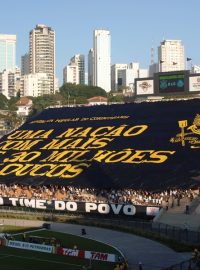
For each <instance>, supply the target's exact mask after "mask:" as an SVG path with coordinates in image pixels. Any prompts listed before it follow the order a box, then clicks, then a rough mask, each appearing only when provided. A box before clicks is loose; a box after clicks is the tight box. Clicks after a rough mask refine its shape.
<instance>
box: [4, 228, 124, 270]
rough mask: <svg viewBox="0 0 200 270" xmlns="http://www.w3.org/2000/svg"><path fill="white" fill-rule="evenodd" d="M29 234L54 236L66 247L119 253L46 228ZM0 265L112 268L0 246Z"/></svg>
mask: <svg viewBox="0 0 200 270" xmlns="http://www.w3.org/2000/svg"><path fill="white" fill-rule="evenodd" d="M26 235H27V236H28V235H29V233H28V232H27V233H26ZM30 235H37V236H43V237H55V238H56V239H59V240H60V241H61V243H62V245H63V246H65V247H67V248H73V246H74V245H76V246H77V248H78V249H84V250H92V251H101V252H107V253H114V254H118V255H120V254H119V252H118V251H117V250H116V249H114V248H113V247H110V246H107V245H105V244H103V243H99V242H97V241H93V240H89V239H86V238H83V237H79V236H73V235H69V234H64V233H57V232H52V231H48V230H44V231H38V232H32V233H30ZM15 240H22V235H17V236H15ZM0 265H1V269H2V270H13V269H14V270H18V269H19V270H25V269H26V270H29V269H30V270H32V269H36V270H51V269H52V270H55V269H58V270H64V269H65V270H79V269H93V270H113V266H114V264H113V263H106V262H100V261H91V262H90V261H89V260H83V259H79V258H75V257H67V256H60V255H54V254H46V253H41V252H34V251H29V250H22V249H15V248H9V247H0ZM84 267H85V268H84Z"/></svg>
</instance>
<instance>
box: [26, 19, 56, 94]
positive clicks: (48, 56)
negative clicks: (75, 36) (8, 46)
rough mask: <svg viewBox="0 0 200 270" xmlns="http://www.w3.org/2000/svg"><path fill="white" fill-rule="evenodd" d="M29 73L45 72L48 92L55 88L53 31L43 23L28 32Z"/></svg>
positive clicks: (50, 92)
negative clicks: (47, 79) (47, 80)
mask: <svg viewBox="0 0 200 270" xmlns="http://www.w3.org/2000/svg"><path fill="white" fill-rule="evenodd" d="M29 59H30V73H33V74H35V73H46V74H47V76H48V78H49V82H50V88H49V94H52V93H54V88H55V31H54V30H53V29H52V28H51V27H48V26H46V25H44V24H38V25H36V28H34V29H33V30H32V31H31V32H30V34H29Z"/></svg>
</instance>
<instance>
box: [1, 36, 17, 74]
mask: <svg viewBox="0 0 200 270" xmlns="http://www.w3.org/2000/svg"><path fill="white" fill-rule="evenodd" d="M15 66H16V35H6V34H0V72H3V71H4V70H8V71H11V72H15Z"/></svg>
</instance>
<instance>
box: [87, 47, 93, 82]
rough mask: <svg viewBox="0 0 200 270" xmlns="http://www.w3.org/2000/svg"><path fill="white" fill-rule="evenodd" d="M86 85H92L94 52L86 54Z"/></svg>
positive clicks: (91, 50) (90, 51)
mask: <svg viewBox="0 0 200 270" xmlns="http://www.w3.org/2000/svg"><path fill="white" fill-rule="evenodd" d="M88 85H90V86H92V85H94V50H93V48H92V49H90V50H89V53H88Z"/></svg>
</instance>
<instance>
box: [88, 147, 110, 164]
mask: <svg viewBox="0 0 200 270" xmlns="http://www.w3.org/2000/svg"><path fill="white" fill-rule="evenodd" d="M112 153H113V152H112V151H107V150H99V151H98V152H97V153H96V154H95V156H94V157H93V159H92V160H96V161H98V162H102V161H103V160H104V159H105V158H106V157H107V156H109V155H110V154H112Z"/></svg>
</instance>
